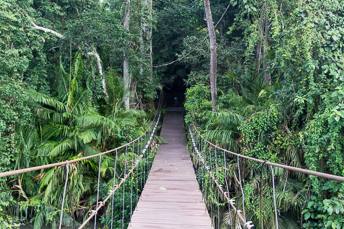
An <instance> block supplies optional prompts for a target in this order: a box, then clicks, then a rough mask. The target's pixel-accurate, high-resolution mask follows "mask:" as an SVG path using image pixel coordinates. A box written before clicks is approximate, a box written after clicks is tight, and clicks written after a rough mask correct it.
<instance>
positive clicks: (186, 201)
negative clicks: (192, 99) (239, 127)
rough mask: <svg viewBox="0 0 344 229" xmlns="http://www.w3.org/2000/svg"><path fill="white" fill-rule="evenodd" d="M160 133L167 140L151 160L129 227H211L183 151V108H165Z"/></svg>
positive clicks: (191, 167) (189, 160)
mask: <svg viewBox="0 0 344 229" xmlns="http://www.w3.org/2000/svg"><path fill="white" fill-rule="evenodd" d="M161 135H162V137H163V138H164V139H165V140H166V141H167V142H168V144H163V145H161V147H160V150H159V152H158V154H157V156H156V158H155V160H154V162H153V166H152V169H151V172H150V174H149V177H148V180H147V183H146V185H145V187H144V190H143V193H142V195H141V197H140V200H139V203H138V205H137V207H136V209H135V211H134V214H133V216H132V219H131V223H130V224H129V228H131V229H141V228H150V229H155V228H166V229H182V228H188V229H189V228H190V229H193V228H198V229H209V228H212V226H211V220H210V217H209V214H208V211H207V209H206V206H205V204H204V202H203V200H202V193H201V191H200V190H199V186H198V183H197V180H196V176H195V172H194V169H193V165H192V162H191V158H190V156H189V154H188V153H187V151H186V144H185V136H184V126H183V116H182V112H178V111H169V112H167V114H166V115H165V118H164V122H163V126H162V133H161Z"/></svg>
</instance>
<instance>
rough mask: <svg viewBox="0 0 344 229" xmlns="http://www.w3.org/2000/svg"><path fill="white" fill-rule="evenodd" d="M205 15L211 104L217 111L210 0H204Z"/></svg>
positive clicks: (215, 66) (214, 38)
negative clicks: (208, 48) (208, 44)
mask: <svg viewBox="0 0 344 229" xmlns="http://www.w3.org/2000/svg"><path fill="white" fill-rule="evenodd" d="M204 9H205V16H206V20H207V27H208V34H209V42H210V91H211V106H212V110H213V112H215V111H216V99H217V86H216V74H217V43H216V33H215V26H214V21H213V16H212V13H211V8H210V0H204Z"/></svg>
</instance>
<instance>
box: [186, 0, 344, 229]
mask: <svg viewBox="0 0 344 229" xmlns="http://www.w3.org/2000/svg"><path fill="white" fill-rule="evenodd" d="M221 3H222V2H221ZM221 3H218V2H217V1H215V2H214V3H212V8H213V10H214V12H215V13H214V15H215V18H216V15H217V13H216V12H217V11H216V9H217V7H219V6H220V5H221ZM342 11H343V4H342V2H341V1H327V0H325V1H311V2H307V3H306V2H302V1H301V2H300V1H281V0H265V1H256V0H253V1H230V7H229V10H228V13H227V16H225V17H224V19H223V22H222V23H221V24H222V26H220V27H219V28H218V30H217V37H218V43H219V51H218V54H219V59H218V60H219V72H220V74H219V77H218V82H219V89H218V94H219V98H218V108H219V110H218V112H216V113H213V114H210V112H209V109H208V108H205V109H203V110H202V106H199V107H197V106H196V105H193V106H189V104H194V103H195V102H196V101H198V102H200V103H199V104H202V103H201V100H197V99H198V98H203V97H202V92H201V90H208V89H207V87H206V86H204V88H203V89H200V88H199V86H198V85H197V84H198V83H200V84H204V85H207V77H206V74H205V72H206V71H207V67H208V66H207V65H206V64H207V63H208V61H207V58H208V55H207V50H208V49H209V46H208V44H207V43H206V42H204V43H202V42H200V41H202V35H201V34H202V33H203V31H202V30H199V31H198V33H193V34H192V35H193V36H190V37H188V38H186V39H184V43H183V47H184V48H185V50H184V54H186V53H189V52H190V53H191V54H190V56H186V57H185V62H186V63H188V64H190V65H191V66H192V69H191V72H192V73H191V74H190V77H189V79H188V83H189V85H190V86H191V87H190V89H189V91H195V90H196V88H198V90H197V94H196V93H194V95H193V96H188V97H187V101H186V104H188V106H189V107H187V111H188V114H187V117H189V120H188V122H189V123H190V122H192V121H194V122H196V123H197V125H198V126H199V127H201V129H202V133H203V134H204V136H205V137H207V138H208V139H209V140H211V141H212V142H216V143H217V144H220V145H222V146H223V147H227V148H229V149H231V150H235V151H236V152H239V153H242V154H246V155H250V156H254V157H257V158H260V159H263V160H270V161H278V162H283V163H285V164H289V165H293V166H297V167H306V168H309V169H313V170H317V171H322V172H327V173H332V174H336V175H340V176H343V175H344V173H343V172H344V167H343V164H344V163H343V160H344V158H343V149H344V147H343V142H344V141H343V138H344V135H343V131H344V128H343V101H344V96H343V88H344V86H343V85H344V80H343V75H344V74H343V73H344V65H343V63H344V61H343V57H344V55H343V37H344V33H343V32H344V30H343V22H344V18H343V15H342V14H340V13H338V12H342ZM220 12H222V11H220ZM198 18H200V17H198ZM199 26H200V27H203V25H202V24H199ZM198 28H199V27H198ZM196 42H198V43H200V44H199V45H198V46H197V47H194V46H195V43H196ZM188 93H189V92H188ZM203 93H208V92H205V91H204V92H203ZM191 102H192V103H191ZM203 104H204V103H203ZM197 108H198V109H197ZM206 112H208V113H206ZM205 116H206V117H205ZM235 117H238V118H235ZM239 117H240V119H239ZM243 167H244V169H245V168H246V169H247V168H249V169H250V170H252V172H251V173H246V174H244V177H245V183H246V185H245V194H246V196H247V198H248V204H247V214H248V215H249V217H251V218H252V219H253V220H254V222H255V224H256V226H257V227H258V228H271V227H273V222H272V221H271V220H270V219H271V218H273V217H272V215H271V214H272V212H271V198H270V197H271V189H270V188H269V186H270V185H271V184H270V181H269V179H267V175H268V174H265V175H264V174H263V175H258V174H259V173H260V168H259V167H257V166H256V165H254V164H251V163H248V164H244V165H243ZM260 179H261V181H259V180H260ZM276 183H277V184H276V185H277V196H278V207H279V209H280V212H279V220H280V224H281V225H280V226H282V227H283V226H284V225H295V224H296V223H299V225H298V227H301V226H303V227H304V228H342V227H343V225H344V224H343V222H342V218H344V215H343V213H342V210H341V209H342V208H343V185H342V184H338V183H334V182H329V181H326V180H324V179H317V178H313V177H311V178H309V177H305V176H302V175H300V174H283V173H277V174H276ZM257 192H260V193H263V199H262V204H263V205H264V206H263V205H261V206H259V203H257V200H256V193H257ZM238 196H240V194H238ZM259 207H262V209H263V210H264V211H263V212H261V213H260V212H259V211H258V210H257V209H259ZM260 214H261V215H260ZM293 219H296V221H295V220H293ZM297 221H298V222H297ZM300 222H302V224H303V225H300ZM286 228H291V227H290V226H289V227H288V226H287V227H286Z"/></svg>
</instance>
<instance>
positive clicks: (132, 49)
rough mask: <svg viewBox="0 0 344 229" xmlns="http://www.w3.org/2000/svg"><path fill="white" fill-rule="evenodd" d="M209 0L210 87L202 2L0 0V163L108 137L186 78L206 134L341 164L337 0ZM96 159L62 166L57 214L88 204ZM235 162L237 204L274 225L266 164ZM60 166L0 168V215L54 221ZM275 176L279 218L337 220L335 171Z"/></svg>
mask: <svg viewBox="0 0 344 229" xmlns="http://www.w3.org/2000/svg"><path fill="white" fill-rule="evenodd" d="M205 2H206V0H205ZM210 4H211V11H212V17H213V19H214V24H215V26H216V28H215V34H216V41H217V78H216V79H217V90H216V92H217V98H216V100H214V98H215V97H213V96H212V93H211V92H212V89H211V87H210V82H211V80H209V68H210V67H209V62H210V55H209V48H210V45H209V43H210V42H209V39H208V31H207V23H206V20H205V13H204V12H205V7H204V4H203V1H200V0H156V1H152V0H141V1H134V0H132V1H130V0H99V1H96V0H49V1H46V0H0V111H1V112H0V171H1V172H3V171H8V170H12V169H18V168H26V167H30V166H35V165H41V164H47V163H52V162H55V161H63V160H68V159H74V158H78V157H81V156H85V155H92V154H95V153H99V152H102V151H104V150H108V149H112V148H115V147H117V146H119V145H121V144H123V143H126V142H128V141H130V140H132V139H134V138H136V137H138V136H139V135H141V134H142V133H143V132H144V131H145V130H147V128H148V126H149V122H150V120H151V119H152V117H153V115H154V113H155V111H154V103H155V101H156V100H157V98H158V94H159V93H158V92H159V91H161V90H162V89H163V88H167V89H168V94H167V96H176V97H178V99H179V100H180V101H181V100H183V99H184V96H183V93H184V92H183V90H184V89H185V88H184V87H186V88H187V89H186V91H185V93H186V98H185V101H184V102H185V109H186V117H185V120H186V124H191V123H195V124H197V126H198V127H199V128H200V129H201V131H202V133H203V135H204V136H205V137H206V138H207V139H208V140H210V141H212V142H214V143H216V144H218V145H220V146H222V147H224V148H227V149H230V150H232V151H235V152H238V153H241V154H245V155H249V156H252V157H256V158H260V159H264V160H269V161H273V162H279V163H284V164H288V165H292V166H296V167H303V168H308V169H312V170H317V171H322V172H327V173H331V174H336V175H340V176H344V2H343V0H211V1H210ZM207 20H208V17H207ZM175 82H179V83H177V84H176V83H175ZM173 85H179V86H177V87H176V86H173ZM184 85H185V86H184ZM176 91H177V92H176ZM166 99H170V98H166ZM214 102H215V103H214ZM122 160H123V161H125V160H127V159H125V158H123V159H122ZM110 162H111V158H110V157H109V158H106V159H105V160H104V161H103V165H102V168H103V170H102V174H103V175H102V178H103V179H104V180H105V181H107V182H110V178H108V177H107V175H106V174H107V170H110V168H108V164H109V163H110ZM96 163H97V162H95V164H92V163H84V164H79V165H78V166H77V167H75V168H73V173H72V174H73V176H72V177H71V178H70V180H71V181H70V183H71V184H72V185H71V186H70V188H69V192H71V193H73V205H71V206H68V208H69V211H70V214H69V215H67V216H65V217H66V219H65V222H66V225H67V221H68V222H69V223H71V224H73V223H75V222H80V219H82V215H84V214H85V212H86V211H87V210H88V209H89V208H90V207H91V206H93V205H94V203H95V193H94V192H93V191H94V189H93V187H94V185H95V182H96V177H97V169H96ZM234 163H235V162H234V161H233V164H234ZM229 166H231V165H229ZM242 166H243V168H244V171H245V172H244V173H243V179H244V181H245V182H244V192H245V196H246V199H247V200H246V202H245V205H246V206H245V209H246V214H247V216H248V218H249V219H251V220H252V221H253V222H254V223H255V225H256V228H273V227H274V221H273V218H274V217H273V209H272V207H271V206H272V203H271V193H272V190H271V185H270V184H271V179H270V178H269V175H268V174H269V173H268V171H267V169H266V170H264V168H262V167H261V166H259V165H257V164H253V163H245V164H243V165H242ZM122 167H123V166H122ZM119 169H120V168H119ZM224 169H228V168H223V169H222V170H221V171H219V173H221V172H222V173H223V170H224ZM62 172H63V171H62V169H59V168H57V169H51V170H46V171H44V172H37V173H35V174H30V175H22V176H19V177H17V178H0V228H18V227H19V225H24V224H30V225H32V226H33V227H34V228H42V227H43V225H51V227H56V225H55V222H56V220H57V217H58V210H57V209H58V208H59V205H58V203H59V198H60V197H59V194H58V193H60V192H61V190H57V189H54V188H53V186H54V184H57V183H63V180H62V175H61V174H62ZM119 172H120V171H119ZM232 176H233V175H232V174H230V175H229V177H227V178H226V179H228V180H231V179H234V178H233V177H232ZM56 178H57V179H56ZM204 179H206V178H204ZM233 184H234V183H233ZM276 185H277V199H278V208H279V220H280V224H281V227H282V228H300V227H303V228H336V229H340V228H344V184H340V183H337V182H333V181H327V180H324V179H319V178H315V177H310V176H304V175H300V174H296V173H289V172H286V171H283V170H278V171H277V170H276ZM238 189H239V187H236V186H233V193H235V192H234V191H235V190H238ZM238 193H239V192H238ZM209 195H211V193H210V194H209ZM258 195H259V196H260V197H261V199H260V200H261V201H257V196H258ZM237 198H238V199H239V198H240V196H238V197H237ZM237 204H238V206H239V208H241V207H242V206H240V201H237ZM258 209H264V211H259V210H258ZM102 220H103V222H104V225H106V223H107V222H106V219H102ZM223 227H224V228H225V227H226V225H225V224H224V225H223ZM104 228H106V227H105V226H104Z"/></svg>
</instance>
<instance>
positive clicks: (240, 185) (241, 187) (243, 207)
mask: <svg viewBox="0 0 344 229" xmlns="http://www.w3.org/2000/svg"><path fill="white" fill-rule="evenodd" d="M237 167H238V178H239V187H240V191H241V197H242V198H241V201H242V213H243V215H244V217H246V211H245V192H244V189H243V186H242V179H241V169H240V157H239V156H237Z"/></svg>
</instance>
